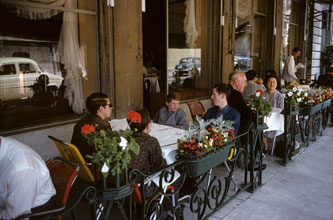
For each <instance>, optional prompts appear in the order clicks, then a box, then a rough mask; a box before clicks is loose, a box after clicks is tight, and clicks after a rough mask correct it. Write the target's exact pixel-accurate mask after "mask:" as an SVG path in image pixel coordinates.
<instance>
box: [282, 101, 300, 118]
mask: <svg viewBox="0 0 333 220" xmlns="http://www.w3.org/2000/svg"><path fill="white" fill-rule="evenodd" d="M283 113H284V114H287V115H298V114H299V107H298V105H290V104H289V103H287V102H285V103H284V110H283Z"/></svg>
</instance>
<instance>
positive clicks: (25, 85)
mask: <svg viewBox="0 0 333 220" xmlns="http://www.w3.org/2000/svg"><path fill="white" fill-rule="evenodd" d="M19 70H20V95H21V96H22V98H23V97H31V96H32V95H33V91H32V89H31V87H30V86H32V85H33V84H34V83H35V81H36V80H37V78H38V76H39V75H40V73H39V71H38V69H37V67H36V66H35V65H34V64H33V63H28V62H27V63H19Z"/></svg>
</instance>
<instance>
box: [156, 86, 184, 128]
mask: <svg viewBox="0 0 333 220" xmlns="http://www.w3.org/2000/svg"><path fill="white" fill-rule="evenodd" d="M165 105H166V106H163V107H162V108H161V109H160V110H159V112H158V113H157V114H156V115H155V117H154V119H153V120H154V122H155V123H158V124H162V125H169V126H172V127H176V128H182V129H186V128H187V122H186V116H185V112H184V111H183V109H181V108H179V105H180V97H179V95H178V94H176V93H172V92H171V93H169V94H168V95H167V100H166V102H165Z"/></svg>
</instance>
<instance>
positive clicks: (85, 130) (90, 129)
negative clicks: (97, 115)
mask: <svg viewBox="0 0 333 220" xmlns="http://www.w3.org/2000/svg"><path fill="white" fill-rule="evenodd" d="M94 131H95V127H94V125H89V124H85V125H83V127H82V128H81V132H82V133H83V134H85V135H87V134H89V133H90V132H94Z"/></svg>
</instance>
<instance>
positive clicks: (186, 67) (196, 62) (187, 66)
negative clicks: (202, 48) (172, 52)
mask: <svg viewBox="0 0 333 220" xmlns="http://www.w3.org/2000/svg"><path fill="white" fill-rule="evenodd" d="M193 68H197V69H198V71H199V72H200V70H201V59H200V57H185V58H182V59H180V61H179V64H177V65H176V66H175V71H179V72H191V70H192V69H193Z"/></svg>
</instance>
